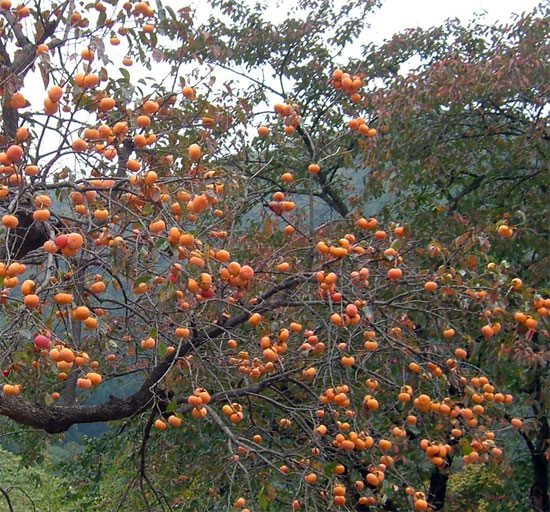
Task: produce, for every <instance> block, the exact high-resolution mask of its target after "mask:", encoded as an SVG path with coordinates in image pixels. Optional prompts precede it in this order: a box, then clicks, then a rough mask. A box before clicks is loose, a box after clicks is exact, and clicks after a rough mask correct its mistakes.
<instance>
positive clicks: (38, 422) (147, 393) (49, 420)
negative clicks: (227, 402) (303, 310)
mask: <svg viewBox="0 0 550 512" xmlns="http://www.w3.org/2000/svg"><path fill="white" fill-rule="evenodd" d="M309 279H311V276H298V277H292V278H289V279H286V280H285V281H282V282H281V283H279V284H278V285H276V286H273V287H272V288H271V289H269V290H267V291H266V292H265V293H263V294H262V295H260V296H259V297H258V301H257V304H256V305H255V306H254V307H253V308H251V310H250V311H253V312H266V311H273V310H275V309H276V308H278V307H281V306H284V305H285V303H286V301H285V300H280V301H273V302H267V300H266V299H268V298H270V297H272V296H273V295H275V294H277V293H278V292H280V291H284V290H289V289H290V288H293V287H295V286H296V285H298V284H300V283H302V282H305V281H307V280H309ZM250 311H243V312H242V313H238V314H236V315H233V316H231V317H230V318H228V319H227V321H226V322H225V323H224V324H223V326H217V325H216V326H213V327H211V328H209V329H207V330H204V331H202V332H201V331H199V332H197V333H196V334H195V336H194V337H193V339H192V340H190V341H189V342H186V343H182V344H181V345H180V346H179V348H178V350H175V351H174V352H172V353H171V354H169V355H167V356H166V357H165V358H164V359H163V360H162V361H161V362H160V363H159V364H158V365H157V366H155V367H154V368H153V370H152V371H151V373H150V374H149V375H148V377H147V378H146V379H145V381H144V382H143V384H142V385H141V387H140V388H139V389H138V391H136V392H135V393H134V394H133V395H131V396H129V397H125V398H118V397H114V396H111V397H110V398H109V401H108V402H105V403H102V404H99V405H52V406H50V407H46V406H43V405H39V404H33V403H31V402H28V401H26V400H23V399H22V398H19V397H13V396H3V395H0V415H2V416H7V417H8V418H11V419H12V420H14V421H16V422H17V423H21V424H23V425H28V426H31V427H35V428H38V429H40V430H44V431H46V432H48V433H50V434H58V433H61V432H65V431H66V430H67V429H68V428H69V427H71V425H74V424H76V423H96V422H101V421H112V420H120V419H123V418H128V417H130V416H133V415H135V414H138V413H140V412H142V411H144V410H146V409H147V408H148V407H149V405H150V403H151V401H152V399H153V397H154V393H155V387H156V386H157V384H158V383H159V382H160V381H161V380H162V379H163V378H164V376H165V375H166V374H167V373H168V371H169V370H170V369H171V368H172V365H173V364H174V360H175V359H176V358H178V357H183V356H185V355H187V354H188V353H189V352H191V350H193V349H196V348H198V347H200V346H201V345H203V344H204V343H207V342H208V341H210V340H212V339H213V338H215V337H217V336H219V335H221V334H223V333H224V332H226V331H227V329H229V328H232V327H236V326H238V325H240V324H242V323H244V322H246V321H247V320H248V318H249V316H250ZM260 384H261V383H260ZM228 393H229V392H228ZM225 396H227V394H225Z"/></svg>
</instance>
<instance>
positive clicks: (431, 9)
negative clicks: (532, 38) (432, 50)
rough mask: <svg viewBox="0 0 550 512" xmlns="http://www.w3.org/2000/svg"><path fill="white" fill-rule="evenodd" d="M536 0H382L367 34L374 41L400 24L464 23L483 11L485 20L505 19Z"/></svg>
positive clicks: (404, 25)
mask: <svg viewBox="0 0 550 512" xmlns="http://www.w3.org/2000/svg"><path fill="white" fill-rule="evenodd" d="M539 3H540V1H539V0H459V1H456V0H382V7H381V8H380V9H379V10H378V11H377V12H376V13H374V14H373V15H372V17H371V20H370V22H371V30H370V32H369V34H370V35H371V37H372V38H373V39H374V40H375V41H376V42H381V41H382V40H384V39H387V38H390V37H391V36H392V35H393V34H394V33H395V32H399V31H401V30H402V29H404V28H409V27H422V28H428V27H431V26H435V25H440V24H441V23H442V22H443V21H444V20H446V19H447V18H459V19H460V20H461V21H462V22H463V23H467V22H468V21H469V20H470V19H472V17H473V15H474V14H476V13H482V12H484V11H486V13H487V14H486V17H485V18H484V19H485V21H487V22H489V23H493V22H495V21H503V22H506V21H509V20H511V18H512V15H513V14H519V13H521V12H524V11H531V10H533V9H534V8H535V7H536V6H537V5H539Z"/></svg>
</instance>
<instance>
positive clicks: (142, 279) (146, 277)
mask: <svg viewBox="0 0 550 512" xmlns="http://www.w3.org/2000/svg"><path fill="white" fill-rule="evenodd" d="M150 280H151V275H150V274H142V275H141V276H139V277H138V278H137V279H136V280H135V281H134V285H133V288H135V287H136V286H138V285H140V284H141V283H146V282H147V281H150Z"/></svg>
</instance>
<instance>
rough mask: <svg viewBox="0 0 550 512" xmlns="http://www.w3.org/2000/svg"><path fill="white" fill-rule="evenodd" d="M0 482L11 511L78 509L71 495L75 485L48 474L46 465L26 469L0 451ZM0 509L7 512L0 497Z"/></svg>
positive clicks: (60, 511)
mask: <svg viewBox="0 0 550 512" xmlns="http://www.w3.org/2000/svg"><path fill="white" fill-rule="evenodd" d="M0 455H1V457H0V482H2V485H1V487H2V489H3V490H4V491H6V493H7V494H8V496H9V498H10V502H11V505H12V507H13V510H14V511H16V512H24V511H27V510H33V506H34V507H35V510H39V511H40V512H64V511H71V510H76V509H80V503H79V501H78V500H77V499H75V496H76V494H77V485H74V484H73V483H72V482H70V481H69V480H68V479H65V478H62V477H59V476H56V475H54V474H52V467H51V465H49V464H47V463H46V464H44V465H37V466H33V467H27V466H25V465H24V464H23V461H22V460H21V458H20V457H18V456H17V455H13V454H11V453H10V452H7V451H4V450H2V451H0ZM0 510H2V511H8V510H9V508H8V506H7V502H6V499H5V498H4V496H2V499H1V500H0Z"/></svg>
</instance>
